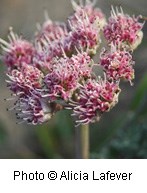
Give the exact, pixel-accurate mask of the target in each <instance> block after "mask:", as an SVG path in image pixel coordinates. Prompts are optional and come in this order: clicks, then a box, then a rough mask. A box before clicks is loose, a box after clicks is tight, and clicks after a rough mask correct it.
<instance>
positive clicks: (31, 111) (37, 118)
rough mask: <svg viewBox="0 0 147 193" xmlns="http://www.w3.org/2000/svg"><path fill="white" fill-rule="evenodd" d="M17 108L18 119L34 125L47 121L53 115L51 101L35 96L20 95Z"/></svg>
mask: <svg viewBox="0 0 147 193" xmlns="http://www.w3.org/2000/svg"><path fill="white" fill-rule="evenodd" d="M15 109H16V110H17V111H18V113H16V114H17V118H18V119H20V120H22V121H26V122H27V123H29V124H33V125H36V124H41V123H43V122H46V121H48V120H49V119H51V117H52V116H53V112H52V108H51V106H50V103H48V102H47V101H45V100H44V99H42V98H38V97H35V96H27V97H20V98H19V99H18V100H17V102H16V106H15Z"/></svg>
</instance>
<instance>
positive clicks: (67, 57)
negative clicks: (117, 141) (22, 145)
mask: <svg viewBox="0 0 147 193" xmlns="http://www.w3.org/2000/svg"><path fill="white" fill-rule="evenodd" d="M72 5H73V9H74V13H73V14H72V15H70V16H69V17H68V19H67V21H66V22H65V23H60V22H53V21H51V20H50V19H49V17H48V16H46V21H45V22H44V24H43V25H38V31H37V33H36V34H35V36H34V40H33V41H32V43H30V42H29V41H27V40H25V39H23V38H21V37H18V36H17V35H16V34H14V33H13V31H12V28H10V33H9V36H8V39H9V42H6V41H5V40H2V39H0V44H1V48H2V57H1V58H2V61H3V62H4V63H5V64H6V66H7V76H8V78H9V79H8V80H7V85H8V87H9V89H10V90H11V91H12V92H13V94H12V95H13V97H16V102H15V105H14V107H12V108H11V109H15V110H16V111H18V113H17V118H18V119H20V122H23V121H27V122H28V123H31V124H35V125H36V124H41V123H43V122H45V121H47V120H49V119H50V118H51V117H52V116H53V115H54V114H55V113H56V112H57V111H59V110H62V109H65V108H66V109H72V110H73V115H74V116H75V117H76V118H77V120H76V124H77V125H79V124H87V123H91V122H95V121H96V120H97V121H98V120H99V119H100V117H101V115H102V114H103V113H104V112H108V111H109V110H110V109H111V108H113V107H114V106H115V104H116V103H117V102H118V97H119V93H120V88H119V83H120V81H121V80H127V81H129V82H131V81H132V80H133V78H134V69H133V66H134V61H133V58H132V53H133V50H134V49H135V48H136V47H137V46H138V45H139V44H140V42H141V40H142V36H143V35H142V31H141V29H142V27H143V24H141V23H139V21H138V20H139V17H137V18H135V17H130V16H128V15H126V14H124V13H123V11H121V12H119V11H118V10H117V9H116V12H115V11H114V9H113V8H112V12H111V17H110V18H109V20H108V23H106V19H105V16H104V14H103V13H102V11H101V10H100V9H98V8H95V7H94V2H91V1H90V0H85V3H84V4H82V1H80V3H79V4H78V3H76V2H75V1H72ZM101 35H103V36H104V38H106V40H107V41H106V43H107V45H106V46H107V49H105V48H103V49H102V51H101V52H100V56H99V58H100V60H99V63H98V64H96V63H95V62H94V61H93V60H92V56H94V55H95V54H97V50H98V48H99V46H100V44H101V43H103V42H102V40H103V39H101ZM98 53H99V52H98ZM97 65H99V66H101V67H102V69H103V71H104V74H105V75H104V77H105V78H104V79H102V78H100V77H97V74H96V73H95V72H94V69H95V66H97Z"/></svg>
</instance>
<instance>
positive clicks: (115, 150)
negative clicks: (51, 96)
mask: <svg viewBox="0 0 147 193" xmlns="http://www.w3.org/2000/svg"><path fill="white" fill-rule="evenodd" d="M97 5H98V6H99V7H100V8H101V9H102V10H103V12H104V13H105V14H106V16H109V14H110V7H111V5H114V6H120V5H121V6H122V7H123V10H124V12H125V13H128V14H130V15H132V14H135V15H140V14H141V15H143V16H146V17H147V1H146V0H139V1H138V0H113V1H106V0H98V1H97ZM44 9H46V10H48V13H49V16H50V18H51V19H53V20H59V21H64V20H65V19H66V17H67V16H68V15H69V14H70V13H71V12H72V7H71V4H70V0H0V37H1V38H3V39H6V36H7V33H8V28H9V27H10V26H13V28H14V31H15V32H16V33H18V34H23V36H24V37H25V38H27V39H31V38H32V36H33V35H34V32H35V30H36V23H37V22H40V23H42V22H43V21H44V14H43V13H44ZM143 30H144V39H143V42H142V45H140V46H139V47H138V49H137V50H136V51H135V52H134V59H135V61H136V66H135V70H136V78H135V81H134V86H132V87H130V85H129V83H123V84H122V85H121V88H122V93H121V95H120V100H119V103H118V105H116V107H115V108H114V109H113V110H112V111H110V112H109V113H106V114H104V115H103V117H102V119H101V121H100V122H99V123H95V124H93V125H91V126H90V127H91V129H90V157H91V158H147V24H145V26H144V29H143ZM5 79H6V75H5V67H4V65H2V64H0V158H74V157H75V156H74V154H75V151H74V124H73V120H72V119H71V117H70V114H69V112H67V111H65V112H63V111H62V112H59V113H57V114H56V116H55V117H54V118H53V119H52V120H51V121H50V122H49V123H46V124H44V125H42V126H28V125H26V124H25V123H24V124H21V125H18V124H16V118H15V112H14V111H11V112H8V111H6V108H7V107H10V106H12V105H13V101H11V102H5V101H4V98H9V96H10V92H9V91H8V89H7V88H6V83H5Z"/></svg>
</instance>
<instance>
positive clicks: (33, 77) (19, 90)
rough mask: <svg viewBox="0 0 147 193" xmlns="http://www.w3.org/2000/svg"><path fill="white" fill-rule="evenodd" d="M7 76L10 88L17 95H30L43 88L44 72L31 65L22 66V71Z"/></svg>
mask: <svg viewBox="0 0 147 193" xmlns="http://www.w3.org/2000/svg"><path fill="white" fill-rule="evenodd" d="M7 76H8V77H9V80H7V84H8V87H9V88H10V90H11V91H12V92H13V93H15V94H16V95H21V96H22V95H23V96H24V95H25V96H26V95H30V93H31V92H33V91H34V90H36V89H39V88H41V86H42V79H43V74H42V72H41V71H40V70H39V69H37V68H35V67H33V66H30V65H22V67H21V70H17V69H14V70H12V71H11V72H10V73H8V74H7Z"/></svg>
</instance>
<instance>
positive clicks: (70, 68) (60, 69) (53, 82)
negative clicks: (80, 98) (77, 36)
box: [44, 52, 91, 100]
mask: <svg viewBox="0 0 147 193" xmlns="http://www.w3.org/2000/svg"><path fill="white" fill-rule="evenodd" d="M90 63H91V59H90V57H89V56H88V54H87V53H85V52H83V53H79V54H77V55H73V56H72V57H71V58H68V57H65V58H60V59H57V61H56V63H54V65H53V66H52V71H51V72H50V73H48V74H47V75H46V76H45V78H44V83H45V86H46V87H47V89H45V90H46V93H47V95H45V96H49V97H50V99H51V100H56V98H61V99H63V100H68V99H69V98H71V97H72V94H73V92H74V91H75V90H76V89H77V88H78V86H79V83H78V82H79V81H80V80H81V81H82V79H83V80H84V79H86V78H88V77H89V76H91V68H90V66H89V65H91V64H90Z"/></svg>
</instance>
